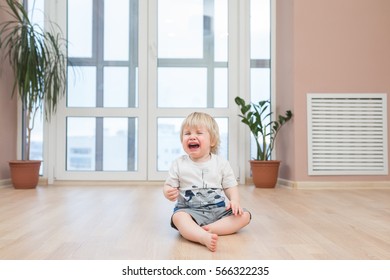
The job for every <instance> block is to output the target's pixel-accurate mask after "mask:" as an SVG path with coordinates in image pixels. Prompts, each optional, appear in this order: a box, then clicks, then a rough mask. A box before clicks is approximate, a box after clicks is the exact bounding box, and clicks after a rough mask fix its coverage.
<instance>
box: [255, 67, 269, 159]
mask: <svg viewBox="0 0 390 280" xmlns="http://www.w3.org/2000/svg"><path fill="white" fill-rule="evenodd" d="M270 90H271V89H270V69H269V68H252V69H251V100H252V102H255V103H258V102H259V101H261V100H269V99H270ZM267 138H269V137H267ZM256 151H257V147H256V141H255V139H254V138H253V136H251V158H256Z"/></svg>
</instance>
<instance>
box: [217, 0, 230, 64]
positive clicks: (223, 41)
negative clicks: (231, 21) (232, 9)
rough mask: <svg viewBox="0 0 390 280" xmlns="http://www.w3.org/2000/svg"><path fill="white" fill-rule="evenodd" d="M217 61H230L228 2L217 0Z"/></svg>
mask: <svg viewBox="0 0 390 280" xmlns="http://www.w3.org/2000/svg"><path fill="white" fill-rule="evenodd" d="M214 29H215V35H214V36H215V49H214V56H215V61H225V62H226V61H228V1H227V0H215V21H214Z"/></svg>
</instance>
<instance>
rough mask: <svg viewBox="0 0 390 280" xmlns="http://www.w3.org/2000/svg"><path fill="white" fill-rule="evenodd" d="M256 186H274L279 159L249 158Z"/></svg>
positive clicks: (276, 179)
mask: <svg viewBox="0 0 390 280" xmlns="http://www.w3.org/2000/svg"><path fill="white" fill-rule="evenodd" d="M249 162H250V164H251V169H252V178H253V184H254V185H255V187H256V188H274V187H275V186H276V182H277V181H278V174H279V165H280V160H267V161H262V160H250V161H249Z"/></svg>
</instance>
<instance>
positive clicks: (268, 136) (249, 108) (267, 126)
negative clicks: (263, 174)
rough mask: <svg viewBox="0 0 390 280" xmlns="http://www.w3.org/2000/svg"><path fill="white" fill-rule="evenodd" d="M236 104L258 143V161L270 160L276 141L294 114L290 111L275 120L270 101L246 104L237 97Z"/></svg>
mask: <svg viewBox="0 0 390 280" xmlns="http://www.w3.org/2000/svg"><path fill="white" fill-rule="evenodd" d="M235 102H236V104H237V105H238V106H239V108H240V111H241V114H240V115H239V117H240V118H241V122H242V123H244V124H246V125H247V126H248V127H249V130H250V131H251V133H252V135H253V137H254V138H255V141H256V147H257V153H256V160H270V159H271V154H272V151H273V149H274V147H275V140H276V137H277V136H278V133H279V131H280V129H281V128H282V127H283V126H284V125H285V124H286V123H287V122H288V121H289V120H291V118H292V116H293V114H292V112H291V111H290V110H288V111H286V114H285V115H278V117H277V119H276V120H273V119H272V118H271V117H272V112H271V110H270V109H269V108H270V104H271V103H270V101H269V100H262V101H260V102H258V103H248V104H247V103H246V102H245V100H244V99H242V98H241V97H239V96H237V97H236V98H235Z"/></svg>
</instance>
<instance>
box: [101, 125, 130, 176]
mask: <svg viewBox="0 0 390 280" xmlns="http://www.w3.org/2000/svg"><path fill="white" fill-rule="evenodd" d="M129 129H130V130H131V131H129ZM136 154H137V124H136V119H135V118H104V121H103V170H104V171H127V170H129V171H135V170H136V169H137V165H136V162H137V161H136Z"/></svg>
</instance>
